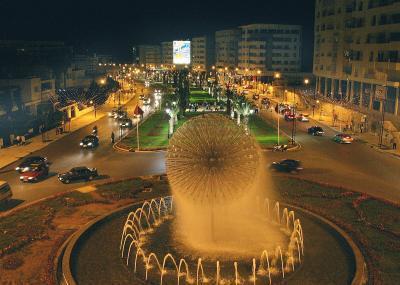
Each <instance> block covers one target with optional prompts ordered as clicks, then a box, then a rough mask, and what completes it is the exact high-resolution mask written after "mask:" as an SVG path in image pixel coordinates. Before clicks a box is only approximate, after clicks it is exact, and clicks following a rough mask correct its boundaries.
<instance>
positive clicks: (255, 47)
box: [238, 24, 302, 76]
mask: <svg viewBox="0 0 400 285" xmlns="http://www.w3.org/2000/svg"><path fill="white" fill-rule="evenodd" d="M240 28H241V38H240V41H239V58H238V65H239V69H240V71H239V72H242V73H244V74H249V75H256V74H261V76H273V74H274V73H275V72H279V73H283V74H285V73H296V72H300V71H301V64H302V61H301V58H302V54H301V47H302V29H301V26H297V25H276V24H252V25H247V26H241V27H240Z"/></svg>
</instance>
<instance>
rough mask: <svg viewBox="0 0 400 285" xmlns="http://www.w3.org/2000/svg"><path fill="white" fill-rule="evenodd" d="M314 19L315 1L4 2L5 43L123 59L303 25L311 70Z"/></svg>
mask: <svg viewBox="0 0 400 285" xmlns="http://www.w3.org/2000/svg"><path fill="white" fill-rule="evenodd" d="M234 2H240V4H236V3H234ZM313 21H314V0H280V1H270V0H262V1H251V0H249V1H233V0H231V1H226V0H214V1H210V0H199V1H180V0H175V1H172V0H164V1H151V0H114V1H112V0H107V1H105V0H97V1H92V0H81V1H77V0H64V1H60V0H36V1H33V0H0V27H1V29H0V39H25V40H62V41H65V42H66V43H69V44H73V45H74V46H76V47H78V46H79V47H85V48H89V49H90V50H91V51H96V52H107V53H113V54H114V55H118V56H127V55H128V52H129V49H130V46H132V45H134V44H152V43H159V42H161V41H164V40H173V39H185V38H190V37H192V36H196V35H203V34H212V33H213V32H215V31H216V30H219V29H226V28H232V27H236V26H239V25H244V24H251V23H282V24H299V25H302V26H303V32H304V34H303V35H304V51H305V58H304V61H305V67H306V68H310V67H311V58H312V42H313Z"/></svg>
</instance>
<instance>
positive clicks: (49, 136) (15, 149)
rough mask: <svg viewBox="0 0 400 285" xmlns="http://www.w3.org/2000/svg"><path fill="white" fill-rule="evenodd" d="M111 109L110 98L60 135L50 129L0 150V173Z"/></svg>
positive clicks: (69, 125)
mask: <svg viewBox="0 0 400 285" xmlns="http://www.w3.org/2000/svg"><path fill="white" fill-rule="evenodd" d="M132 98H133V97H132V96H131V97H130V98H128V97H124V98H123V100H121V104H123V105H124V104H126V103H127V102H129V101H130V100H131V99H132ZM121 99H122V98H121ZM113 107H114V102H113V100H111V98H110V100H109V101H107V102H106V104H104V105H103V106H101V107H100V108H98V109H96V115H95V112H94V110H92V111H90V112H88V113H86V114H84V115H82V116H80V117H78V118H76V119H73V120H72V121H71V122H70V123H67V124H66V125H65V126H64V132H63V133H62V134H56V129H52V130H49V131H47V132H46V133H44V134H40V135H37V136H35V137H33V138H31V139H29V140H27V141H26V144H24V145H21V146H19V145H13V146H10V147H7V148H3V149H0V172H1V171H2V169H3V170H4V168H5V167H6V166H8V165H10V164H12V163H14V162H15V161H17V160H19V159H21V158H22V157H25V156H27V155H30V154H31V153H33V152H35V151H38V150H40V149H42V148H44V147H46V146H47V145H49V144H50V143H52V142H55V141H57V140H59V139H61V138H63V137H65V136H67V135H69V134H71V133H73V132H75V131H77V130H79V129H81V128H83V127H86V126H88V125H90V124H91V123H93V122H95V121H97V120H100V119H101V118H103V117H104V116H106V115H107V114H108V112H109V111H111V109H112V108H113Z"/></svg>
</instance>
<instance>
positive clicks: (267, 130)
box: [249, 115, 288, 148]
mask: <svg viewBox="0 0 400 285" xmlns="http://www.w3.org/2000/svg"><path fill="white" fill-rule="evenodd" d="M249 129H250V132H251V134H252V135H253V136H255V138H256V140H257V142H258V143H259V144H260V146H261V147H263V148H268V147H272V146H274V145H276V144H277V143H278V136H277V130H276V129H275V128H274V127H273V126H271V125H270V124H268V123H267V122H266V121H265V120H263V119H262V118H260V117H259V116H257V115H251V116H250V117H249ZM279 143H280V144H288V138H287V137H286V136H285V135H282V134H281V136H280V138H279Z"/></svg>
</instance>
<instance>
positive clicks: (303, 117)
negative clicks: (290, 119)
mask: <svg viewBox="0 0 400 285" xmlns="http://www.w3.org/2000/svg"><path fill="white" fill-rule="evenodd" d="M297 120H298V121H300V122H309V121H310V119H309V118H308V115H307V114H300V115H299V116H297Z"/></svg>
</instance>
